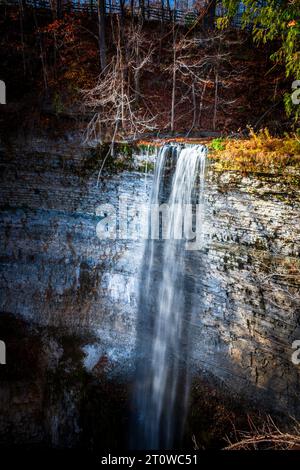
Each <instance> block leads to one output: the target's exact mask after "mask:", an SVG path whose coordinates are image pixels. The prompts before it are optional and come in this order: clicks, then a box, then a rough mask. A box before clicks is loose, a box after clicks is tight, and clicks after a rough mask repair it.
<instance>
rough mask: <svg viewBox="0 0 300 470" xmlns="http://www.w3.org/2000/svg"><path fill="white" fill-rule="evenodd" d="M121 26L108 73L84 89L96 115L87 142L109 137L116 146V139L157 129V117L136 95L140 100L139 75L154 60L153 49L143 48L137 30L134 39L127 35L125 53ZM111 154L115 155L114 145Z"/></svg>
mask: <svg viewBox="0 0 300 470" xmlns="http://www.w3.org/2000/svg"><path fill="white" fill-rule="evenodd" d="M118 25H119V26H118V28H117V34H116V36H115V37H116V52H115V54H114V56H113V57H112V60H111V62H110V63H109V64H108V66H107V67H106V70H105V73H104V72H103V71H102V72H101V73H100V75H99V78H98V81H97V84H96V86H95V87H94V88H92V89H91V90H83V97H84V107H85V109H89V110H90V111H92V112H93V117H92V119H91V121H90V122H89V124H88V127H87V132H86V140H91V139H92V140H93V139H97V140H100V141H102V140H103V138H104V137H107V138H108V139H109V140H111V141H112V143H113V142H114V141H115V139H116V137H117V136H124V135H125V136H126V137H129V136H130V137H136V136H137V135H140V134H143V133H144V132H146V131H153V130H154V129H155V128H156V125H155V116H153V115H151V114H150V113H149V112H148V111H147V109H146V111H145V107H144V108H143V107H139V106H138V102H137V99H136V97H137V95H138V96H139V97H141V93H140V89H139V74H140V72H141V70H142V69H143V68H144V67H145V66H146V65H147V64H148V63H149V62H150V61H151V56H152V48H151V47H148V48H147V50H145V49H143V48H142V47H141V44H142V30H141V29H137V30H135V32H134V34H132V35H131V36H129V35H128V34H126V37H127V40H128V41H127V44H126V52H127V54H125V50H124V49H125V48H124V47H122V43H121V31H120V24H119V23H118ZM131 76H133V77H134V86H131V83H130V77H131ZM135 87H138V89H136V88H135ZM111 151H112V153H113V145H112V149H111Z"/></svg>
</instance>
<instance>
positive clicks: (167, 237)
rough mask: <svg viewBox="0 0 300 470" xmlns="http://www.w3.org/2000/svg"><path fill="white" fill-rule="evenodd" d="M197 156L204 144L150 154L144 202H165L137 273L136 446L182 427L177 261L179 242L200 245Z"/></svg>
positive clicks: (158, 443) (183, 367) (201, 169)
mask: <svg viewBox="0 0 300 470" xmlns="http://www.w3.org/2000/svg"><path fill="white" fill-rule="evenodd" d="M205 160H206V148H205V147H204V146H201V145H189V146H186V147H183V146H182V145H170V144H168V145H165V146H164V147H162V149H161V150H160V153H159V155H158V159H157V162H156V168H155V174H154V181H153V187H152V194H151V206H150V207H151V208H153V207H158V205H160V204H162V203H164V204H167V207H168V209H169V210H168V217H167V220H166V221H164V220H161V219H160V218H159V217H153V216H152V218H151V221H150V224H149V230H150V232H149V237H148V240H147V241H146V242H145V250H144V262H143V269H142V275H141V284H140V299H139V324H138V331H137V336H138V344H137V353H138V356H139V361H138V367H137V387H136V393H135V409H136V419H135V429H134V432H133V440H134V443H133V445H134V447H138V448H142V449H159V448H164V449H170V448H172V447H173V446H174V445H176V443H177V442H178V441H179V439H180V437H181V432H182V429H183V424H184V419H185V415H186V410H187V402H188V393H189V367H188V357H189V345H188V343H189V325H190V323H191V316H192V312H191V311H188V310H189V309H187V308H186V303H187V302H186V301H187V299H186V295H185V283H186V282H187V281H186V269H185V264H186V255H187V250H192V249H199V247H201V237H200V238H199V235H200V233H199V232H201V226H202V220H203V205H204V202H203V193H204V177H205ZM192 207H197V210H196V212H195V210H194V212H191V208H192ZM188 211H190V213H191V214H192V213H193V214H194V215H191V217H192V219H191V220H193V221H194V224H193V225H194V226H195V225H196V230H194V232H193V235H192V236H194V235H195V233H196V235H197V240H196V241H195V240H193V241H191V240H190V241H187V239H186V238H190V237H186V238H185V237H184V236H182V229H183V227H184V229H185V219H184V224H183V216H184V214H185V213H186V212H188ZM152 214H153V212H152V213H151V215H152ZM195 218H196V223H195ZM184 233H185V232H184ZM158 234H160V235H161V236H160V237H159V236H157V235H158ZM178 234H179V235H180V236H178ZM190 235H191V234H190ZM162 238H163V239H162ZM199 240H200V242H199Z"/></svg>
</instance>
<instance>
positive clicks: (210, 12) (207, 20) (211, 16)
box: [204, 0, 217, 28]
mask: <svg viewBox="0 0 300 470" xmlns="http://www.w3.org/2000/svg"><path fill="white" fill-rule="evenodd" d="M216 6H217V0H208V6H207V10H206V14H205V17H204V24H205V26H207V27H208V28H213V27H214V26H215V16H216Z"/></svg>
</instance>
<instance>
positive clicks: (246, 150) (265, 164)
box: [209, 129, 300, 173]
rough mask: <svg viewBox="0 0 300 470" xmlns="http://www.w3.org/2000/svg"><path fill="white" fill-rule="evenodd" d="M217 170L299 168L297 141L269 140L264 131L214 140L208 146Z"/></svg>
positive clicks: (299, 142)
mask: <svg viewBox="0 0 300 470" xmlns="http://www.w3.org/2000/svg"><path fill="white" fill-rule="evenodd" d="M209 149H210V156H211V158H213V159H214V160H216V161H217V163H216V169H217V170H236V171H243V172H254V173H266V172H267V173H281V172H282V171H284V170H285V169H286V168H287V167H297V168H299V167H300V139H299V137H298V136H297V135H296V134H294V135H286V136H285V137H282V138H279V137H273V136H272V135H270V133H269V131H268V130H267V129H263V130H261V131H260V132H258V133H255V132H254V131H253V130H252V129H250V133H249V137H248V138H247V139H229V138H226V139H215V140H213V141H212V142H211V143H210V144H209Z"/></svg>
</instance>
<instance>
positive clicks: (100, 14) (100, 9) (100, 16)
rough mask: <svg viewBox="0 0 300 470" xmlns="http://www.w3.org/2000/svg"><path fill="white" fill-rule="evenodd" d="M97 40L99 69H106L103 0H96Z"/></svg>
mask: <svg viewBox="0 0 300 470" xmlns="http://www.w3.org/2000/svg"><path fill="white" fill-rule="evenodd" d="M98 40H99V58H100V67H101V71H103V70H104V69H105V67H106V41H105V0H98Z"/></svg>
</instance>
